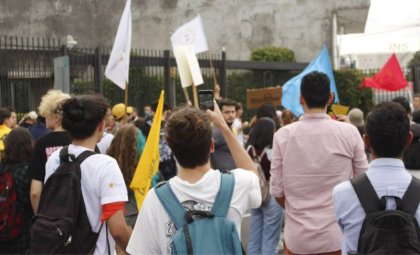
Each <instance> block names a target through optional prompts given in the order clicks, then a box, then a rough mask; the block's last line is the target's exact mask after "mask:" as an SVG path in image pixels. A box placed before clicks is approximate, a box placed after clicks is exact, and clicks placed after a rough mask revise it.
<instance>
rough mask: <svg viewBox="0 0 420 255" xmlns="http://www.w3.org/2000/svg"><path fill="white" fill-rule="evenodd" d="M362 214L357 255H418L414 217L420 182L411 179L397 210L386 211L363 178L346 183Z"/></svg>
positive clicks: (419, 237) (419, 231)
mask: <svg viewBox="0 0 420 255" xmlns="http://www.w3.org/2000/svg"><path fill="white" fill-rule="evenodd" d="M350 182H351V184H352V185H353V188H354V190H355V191H356V194H357V197H358V198H359V200H360V203H361V204H362V206H363V209H364V210H365V212H366V217H365V219H364V221H363V225H362V228H361V230H360V235H359V243H358V246H357V252H358V253H357V254H420V229H419V224H418V222H417V220H416V218H415V217H414V214H415V213H416V211H417V208H418V206H419V202H420V180H418V179H417V178H415V177H412V180H411V183H410V185H409V186H408V188H407V190H406V192H405V194H404V196H403V198H402V199H400V198H397V197H395V201H396V204H397V208H396V209H395V210H386V209H385V208H386V197H382V198H381V199H379V198H378V196H377V194H376V192H375V190H374V188H373V186H372V184H371V183H370V181H369V179H368V177H367V176H366V174H362V175H360V176H357V177H356V178H354V179H352V180H350Z"/></svg>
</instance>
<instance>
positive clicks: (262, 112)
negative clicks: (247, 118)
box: [256, 103, 281, 129]
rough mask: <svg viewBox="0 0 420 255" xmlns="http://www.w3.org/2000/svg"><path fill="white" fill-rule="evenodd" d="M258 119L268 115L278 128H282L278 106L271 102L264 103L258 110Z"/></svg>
mask: <svg viewBox="0 0 420 255" xmlns="http://www.w3.org/2000/svg"><path fill="white" fill-rule="evenodd" d="M256 116H257V120H259V119H261V118H264V117H268V118H271V119H272V120H273V121H274V122H275V123H276V129H278V128H280V126H281V124H280V119H279V118H278V117H277V112H276V107H274V105H273V104H271V103H264V104H262V105H261V106H260V107H259V108H258V110H257V114H256Z"/></svg>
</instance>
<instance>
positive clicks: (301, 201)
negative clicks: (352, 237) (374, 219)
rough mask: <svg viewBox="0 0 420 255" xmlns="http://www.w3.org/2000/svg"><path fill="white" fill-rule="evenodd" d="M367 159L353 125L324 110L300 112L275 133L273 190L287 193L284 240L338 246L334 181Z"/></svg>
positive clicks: (307, 249)
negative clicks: (297, 118)
mask: <svg viewBox="0 0 420 255" xmlns="http://www.w3.org/2000/svg"><path fill="white" fill-rule="evenodd" d="M367 166H368V163H367V160H366V155H365V151H364V145H363V141H362V138H361V136H360V134H359V132H358V131H357V129H356V127H354V126H352V125H351V124H348V123H343V122H339V121H335V120H332V119H331V118H330V117H329V116H328V115H327V114H309V115H304V116H302V118H301V119H300V120H299V121H298V122H295V123H292V124H290V125H287V126H285V127H282V128H280V130H278V131H277V132H276V134H275V136H274V140H273V155H272V161H271V180H270V181H271V187H270V189H271V190H270V191H271V194H272V195H273V196H275V197H285V200H286V202H285V207H286V210H285V231H284V237H285V243H286V245H287V247H288V248H289V250H291V251H292V252H294V253H301V254H308V253H322V252H332V251H337V250H340V247H341V239H342V234H341V231H340V228H339V227H338V225H337V223H336V220H335V214H334V207H333V201H332V196H331V194H332V189H333V188H334V186H335V185H337V184H339V183H340V182H343V181H345V180H348V179H350V178H352V177H353V176H354V175H357V174H360V173H362V172H364V171H365V170H366V169H367Z"/></svg>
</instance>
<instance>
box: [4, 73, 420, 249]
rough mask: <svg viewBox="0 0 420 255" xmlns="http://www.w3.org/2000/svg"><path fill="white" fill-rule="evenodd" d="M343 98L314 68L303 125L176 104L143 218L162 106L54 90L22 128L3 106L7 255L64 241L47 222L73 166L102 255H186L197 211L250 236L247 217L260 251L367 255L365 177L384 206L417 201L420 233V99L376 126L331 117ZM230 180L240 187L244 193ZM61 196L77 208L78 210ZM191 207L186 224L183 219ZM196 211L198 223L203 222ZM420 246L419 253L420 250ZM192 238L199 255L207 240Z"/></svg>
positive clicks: (400, 105)
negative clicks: (143, 187) (147, 154)
mask: <svg viewBox="0 0 420 255" xmlns="http://www.w3.org/2000/svg"><path fill="white" fill-rule="evenodd" d="M333 97H334V95H333V94H332V93H331V91H330V81H329V78H328V76H327V75H325V74H324V73H320V72H311V73H309V74H307V75H305V76H304V77H303V78H302V83H301V95H300V98H299V100H300V103H301V105H302V107H303V111H304V114H303V115H302V116H299V118H298V117H297V116H294V115H293V113H292V112H291V111H289V110H287V109H284V110H282V111H279V110H277V109H276V107H274V106H273V105H272V104H268V103H266V104H263V105H261V107H260V108H259V109H258V110H257V112H256V115H255V116H254V117H253V118H252V119H251V120H250V121H249V122H248V121H245V120H243V116H242V113H243V107H242V105H241V104H240V103H238V102H235V101H233V100H231V99H227V98H220V97H217V100H215V103H214V109H213V110H210V109H208V110H205V111H204V110H199V109H195V108H193V107H190V106H188V105H186V106H182V107H178V108H177V109H174V110H172V109H171V108H170V107H168V106H166V105H165V106H164V107H163V111H164V112H163V114H162V124H161V127H162V128H161V133H160V144H159V153H160V162H159V171H158V173H157V174H156V175H155V176H154V178H153V184H152V188H151V189H150V190H149V191H148V193H147V195H146V197H145V199H144V202H143V203H142V206H141V208H140V209H138V207H137V203H136V196H135V194H134V192H133V191H132V190H131V189H130V188H129V186H130V183H131V181H132V179H133V176H134V172H135V170H136V166H137V164H138V162H139V159H140V157H141V155H142V153H143V151H144V149H145V144H146V140H147V137H148V134H149V132H150V128H151V126H152V123H153V121H154V113H155V112H156V109H157V102H155V103H154V104H151V105H147V106H146V107H145V108H144V116H139V113H138V111H137V109H135V108H134V107H130V106H126V105H124V104H122V103H120V104H116V105H114V106H113V107H111V106H110V105H109V104H108V103H107V101H106V99H105V98H103V97H102V96H100V95H96V94H95V95H81V96H71V95H68V94H66V93H63V92H61V91H59V90H50V91H48V93H47V94H46V95H44V96H43V97H42V99H41V103H40V105H39V108H38V111H37V112H35V111H32V112H29V113H27V114H26V115H25V116H24V117H23V118H22V119H21V120H20V122H19V125H18V124H17V119H16V112H15V110H14V109H12V108H9V107H3V108H0V159H1V165H0V192H3V191H4V190H5V187H8V188H7V190H8V193H7V194H6V193H4V192H3V193H0V196H1V197H0V216H1V218H0V220H1V226H0V254H28V253H39V251H42V249H44V248H45V247H47V246H51V243H52V242H50V240H51V239H48V238H49V236H48V235H47V234H45V233H44V232H45V231H46V230H44V229H42V228H39V227H38V226H39V224H41V223H43V221H45V218H48V217H47V215H48V214H49V213H50V212H46V211H45V208H51V207H48V203H49V201H48V199H46V197H48V196H49V195H50V194H49V193H48V192H49V190H51V186H54V184H53V183H54V180H55V179H56V178H57V177H56V175H57V174H58V173H62V172H63V171H62V169H64V167H63V166H64V164H66V163H69V162H77V163H78V164H79V165H78V167H79V168H80V176H79V181H80V185H79V186H80V188H79V189H81V193H82V197H83V201H84V202H83V208H84V212H85V214H86V216H87V219H88V223H89V224H90V229H91V231H92V232H93V233H96V235H97V236H96V237H95V238H96V239H95V240H96V243H95V242H94V245H93V247H92V249H90V250H89V251H90V253H93V254H115V253H118V254H124V253H126V252H127V253H129V254H171V253H174V252H176V249H179V247H178V246H177V242H178V241H179V240H178V237H179V235H180V234H179V231H178V230H179V229H180V228H183V229H184V228H185V225H188V224H190V223H191V222H192V221H195V220H196V218H197V217H198V216H197V215H199V217H198V219H201V218H206V217H207V218H214V217H215V218H217V217H219V216H220V215H221V217H222V218H226V219H227V220H228V221H229V222H232V226H233V229H234V231H233V232H234V234H233V237H229V238H233V239H235V238H239V236H240V235H239V234H240V233H241V230H242V229H241V222H242V220H243V218H244V217H245V215H246V214H247V213H250V227H249V229H248V232H249V240H246V243H247V247H244V248H245V249H246V250H247V253H249V254H278V252H279V250H278V247H279V243H280V242H282V239H283V243H282V246H283V249H284V254H348V253H351V252H353V254H357V252H361V249H362V248H360V244H361V243H364V241H363V238H360V235H361V232H363V231H364V230H363V229H362V224H365V223H364V220H365V218H366V216H367V215H369V213H370V211H369V210H367V209H366V208H365V204H366V203H365V202H364V201H365V200H366V199H361V197H360V196H359V193H358V189H359V188H358V187H359V186H360V184H358V183H360V182H361V180H362V181H363V182H364V183H365V184H364V185H365V186H364V188H366V186H367V185H368V184H370V185H371V186H369V187H370V190H373V197H375V195H376V197H377V198H378V199H381V198H382V197H384V198H386V199H385V202H384V203H385V204H384V207H386V208H387V209H389V210H395V209H400V208H402V207H401V206H400V204H401V203H402V202H401V203H400V202H399V200H401V201H403V202H404V203H405V204H410V206H409V207H410V208H411V211H410V213H411V214H412V215H413V217H414V219H417V221H415V224H417V230H418V220H420V207H419V202H420V195H419V193H417V194H416V195H414V196H411V197H410V200H409V199H408V198H407V199H406V198H405V197H406V196H405V193H406V191H407V190H410V192H408V191H407V193H410V194H411V193H412V192H411V189H414V188H411V186H413V187H414V186H416V185H418V183H417V182H416V179H415V178H414V177H412V176H411V175H410V174H409V173H408V172H407V171H406V169H420V157H419V155H420V154H419V153H420V142H419V139H420V95H415V96H414V98H413V107H414V111H412V107H411V105H410V103H409V100H408V99H406V98H395V99H394V100H393V102H384V103H380V104H378V105H375V106H374V107H373V109H372V110H371V112H370V113H369V114H367V117H366V118H365V115H364V113H363V112H362V111H361V110H360V109H357V108H354V109H352V110H351V111H350V112H349V114H348V115H347V116H335V117H336V118H333V117H331V116H330V115H328V114H327V108H328V105H330V104H332V101H333ZM86 151H88V152H89V153H86ZM63 155H64V156H63ZM82 157H83V158H82ZM81 158H82V159H81ZM226 176H229V177H226ZM228 178H232V179H233V180H234V181H233V182H232V183H231V184H230V185H231V186H229V185H228V184H226V183H225V182H228V181H226V179H228ZM162 181H165V182H162ZM366 183H368V184H366ZM266 185H267V187H265V186H266ZM10 187H13V189H11V190H12V192H10V191H9V188H10ZM66 187H67V186H66ZM268 187H269V193H268V195H267V194H264V193H265V191H264V188H267V189H268ZM408 187H410V189H409V188H408ZM55 188H57V187H55ZM64 188H65V187H63V189H64ZM73 188H74V187H73ZM76 188H77V187H76ZM225 188H227V189H228V190H229V188H230V189H231V193H229V194H230V196H228V197H224V195H223V194H220V193H221V192H219V190H223V191H225ZM164 190H170V192H171V193H170V194H171V196H172V195H173V196H174V200H178V201H176V202H174V204H171V205H172V206H168V205H167V204H166V203H165V199H164V198H162V197H161V196H162V194H166V193H162V192H164ZM69 192H70V191H68V192H67V191H63V192H57V194H56V195H57V196H65V195H66V193H69ZM146 192H147V191H146ZM221 197H222V198H221ZM1 199H3V200H1ZM56 200H57V199H56ZM58 200H60V199H58ZM62 200H63V201H62V208H65V207H66V205H65V204H66V203H68V201H67V202H66V201H65V198H63V199H62ZM219 200H226V201H227V202H226V201H225V202H226V203H227V205H228V207H227V208H226V209H225V210H222V212H223V213H221V214H220V213H219V212H218V211H217V210H216V209H215V208H219V207H220V206H219V204H218V201H219ZM407 201H409V202H407ZM172 202H173V201H172ZM368 202H372V203H375V202H376V200H375V201H368ZM404 203H403V204H404ZM12 204H13V206H11V205H12ZM368 204H369V203H368ZM179 205H180V207H181V209H180V210H181V211H182V210H185V212H184V213H185V219H184V217H181V218H180V217H177V216H176V214H175V213H174V212H173V210H175V208H176V207H177V206H179ZM182 208H183V209H182ZM413 208H414V209H413ZM219 209H220V208H219ZM220 210H221V209H220ZM58 211H60V210H58ZM188 212H190V213H192V215H193V216H194V217H192V219H191V220H190V221H187V217H186V216H187V215H189V214H188ZM203 212H207V213H204V214H203ZM209 213H210V214H211V216H209ZM219 214H220V215H219ZM203 215H204V216H203ZM179 218H180V219H179ZM180 222H181V223H180ZM182 222H183V223H182ZM32 224H34V225H35V224H37V225H36V226H37V227H32ZM56 224H58V223H56ZM225 225H226V224H225ZM54 226H55V227H54V231H53V232H54V233H55V235H57V233H56V232H58V235H59V236H60V238H61V236H65V235H66V233H67V232H69V231H70V237H68V236H66V237H65V238H64V237H63V238H64V239H60V241H59V242H60V244H63V245H64V246H68V247H67V248H66V247H64V249H73V250H71V251H72V252H73V253H74V251H77V247H72V242H73V243H74V244H80V242H81V241H80V240H79V239H78V235H77V233H74V230H71V229H70V230H69V229H65V228H64V227H61V225H54ZM40 229H41V230H40ZM63 229H64V230H63ZM187 229H188V228H187ZM283 229H284V231H282V230H283ZM66 231H67V232H66ZM71 231H73V232H71ZM202 231H203V232H204V233H205V232H206V229H202ZM209 231H210V230H209ZM187 232H188V231H187ZM63 233H64V234H63ZM191 233H195V232H191ZM217 233H218V232H217ZM238 233H239V234H238ZM281 233H284V237H283V238H281ZM182 234H185V233H182ZM418 234H420V233H417V235H418ZM49 235H50V236H51V235H52V234H51V233H49ZM216 235H217V234H216ZM46 236H47V237H48V238H47V237H46ZM72 237H73V240H72ZM195 238H196V237H194V236H193V237H192V238H190V239H192V240H196V239H195ZM197 238H198V237H197ZM187 239H188V238H187ZM209 239H211V238H209ZM223 239H225V240H230V239H227V237H226V236H224V235H223ZM407 239H408V237H407ZM360 240H362V241H360ZM372 240H373V239H372ZM242 241H245V240H242ZM403 241H404V240H403ZM417 241H418V242H417V244H416V243H415V242H414V244H412V247H416V245H420V244H418V243H419V242H420V241H419V240H417ZM372 242H373V241H372ZM192 243H193V245H192V244H191V247H188V248H189V249H190V248H191V249H198V248H197V247H201V246H200V245H205V244H203V242H198V241H197V242H195V241H194V242H192ZM204 243H205V242H204ZM243 243H245V242H243ZM389 243H391V244H392V243H393V242H389ZM187 244H188V241H187ZM221 245H222V246H223V244H221ZM187 246H188V245H187ZM229 247H230V246H229ZM412 247H411V248H412ZM417 248H419V249H420V247H417ZM46 249H47V248H45V250H44V251H46ZM390 249H391V248H390ZM407 249H408V248H407ZM413 249H414V248H413ZM65 251H70V250H65ZM213 251H214V250H213ZM407 251H408V250H407ZM419 252H420V251H419ZM41 253H42V252H41Z"/></svg>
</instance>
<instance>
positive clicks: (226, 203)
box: [211, 173, 235, 217]
mask: <svg viewBox="0 0 420 255" xmlns="http://www.w3.org/2000/svg"><path fill="white" fill-rule="evenodd" d="M234 187H235V178H234V176H233V175H232V174H230V173H226V174H221V180H220V189H219V192H218V193H217V196H216V200H215V201H214V204H213V208H212V209H211V212H212V213H213V214H214V215H215V216H217V217H226V215H227V213H228V211H229V207H230V201H231V200H232V195H233V189H234Z"/></svg>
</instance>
